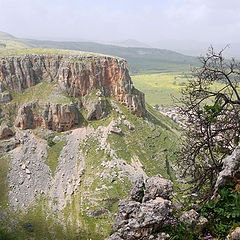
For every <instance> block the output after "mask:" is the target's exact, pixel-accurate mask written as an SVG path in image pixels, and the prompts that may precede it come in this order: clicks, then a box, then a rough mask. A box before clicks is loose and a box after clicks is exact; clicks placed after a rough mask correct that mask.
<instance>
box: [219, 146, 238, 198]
mask: <svg viewBox="0 0 240 240" xmlns="http://www.w3.org/2000/svg"><path fill="white" fill-rule="evenodd" d="M237 180H240V145H239V146H238V147H237V148H236V149H235V150H234V151H233V153H232V154H231V155H230V156H228V157H226V158H225V160H224V161H223V170H222V171H221V172H220V174H219V176H218V179H217V181H216V185H215V196H216V194H217V191H218V189H219V188H220V187H224V186H225V185H226V184H227V183H230V182H235V181H236V182H237Z"/></svg>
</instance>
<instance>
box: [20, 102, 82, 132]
mask: <svg viewBox="0 0 240 240" xmlns="http://www.w3.org/2000/svg"><path fill="white" fill-rule="evenodd" d="M39 108H40V109H42V110H41V111H36V109H39ZM78 120H79V112H78V110H77V108H76V107H75V105H74V104H52V103H45V104H39V103H37V102H35V103H28V104H24V105H23V106H21V107H20V108H19V110H18V116H17V119H16V127H19V128H21V129H28V128H36V127H40V126H41V127H45V128H48V129H52V130H54V131H56V132H62V131H66V130H69V129H71V128H72V127H73V126H74V125H75V124H78V122H79V121H78Z"/></svg>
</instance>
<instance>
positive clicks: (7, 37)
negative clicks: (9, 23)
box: [0, 32, 15, 40]
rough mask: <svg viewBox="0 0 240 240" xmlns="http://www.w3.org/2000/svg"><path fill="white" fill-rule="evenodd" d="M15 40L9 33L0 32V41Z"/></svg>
mask: <svg viewBox="0 0 240 240" xmlns="http://www.w3.org/2000/svg"><path fill="white" fill-rule="evenodd" d="M12 39H15V37H14V36H13V35H11V34H9V33H5V32H0V40H12Z"/></svg>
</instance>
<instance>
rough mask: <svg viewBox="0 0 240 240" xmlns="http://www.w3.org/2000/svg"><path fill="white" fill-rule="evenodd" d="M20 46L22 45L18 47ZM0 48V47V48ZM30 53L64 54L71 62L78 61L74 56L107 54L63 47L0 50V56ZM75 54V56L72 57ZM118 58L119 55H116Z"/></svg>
mask: <svg viewBox="0 0 240 240" xmlns="http://www.w3.org/2000/svg"><path fill="white" fill-rule="evenodd" d="M18 48H22V47H20V46H19V47H18ZM0 50H1V49H0ZM31 54H34V55H35V54H36V55H47V56H52V55H57V56H66V57H70V58H68V59H69V60H70V61H71V60H72V61H73V62H75V61H78V59H77V58H76V57H84V56H92V57H96V56H108V55H104V54H100V53H99V54H97V53H92V52H86V51H76V50H65V49H46V48H32V49H17V50H16V49H14V48H13V49H12V48H9V49H7V48H5V50H4V51H0V57H9V56H25V55H31ZM74 56H75V58H74ZM116 58H119V57H116ZM85 62H93V61H91V60H86V61H85Z"/></svg>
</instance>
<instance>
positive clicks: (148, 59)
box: [0, 32, 198, 74]
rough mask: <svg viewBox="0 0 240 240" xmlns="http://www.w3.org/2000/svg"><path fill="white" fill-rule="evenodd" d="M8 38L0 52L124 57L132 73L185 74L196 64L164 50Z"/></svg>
mask: <svg viewBox="0 0 240 240" xmlns="http://www.w3.org/2000/svg"><path fill="white" fill-rule="evenodd" d="M0 33H1V32H0ZM10 36H11V35H6V33H1V34H0V42H1V43H4V44H6V47H2V48H1V47H0V51H1V50H6V49H20V48H55V49H69V50H80V51H88V52H95V53H102V54H108V55H112V56H119V57H122V58H125V59H126V60H127V61H128V63H129V66H130V70H131V73H132V74H144V73H159V72H169V71H170V72H176V71H187V70H189V66H190V65H191V66H196V65H197V64H198V61H197V59H196V58H195V57H190V56H186V55H183V54H180V53H177V52H174V51H170V50H165V49H157V48H156V49H155V48H136V47H119V46H112V45H104V44H99V43H94V42H57V41H40V40H31V39H19V38H14V37H13V36H11V37H10Z"/></svg>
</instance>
